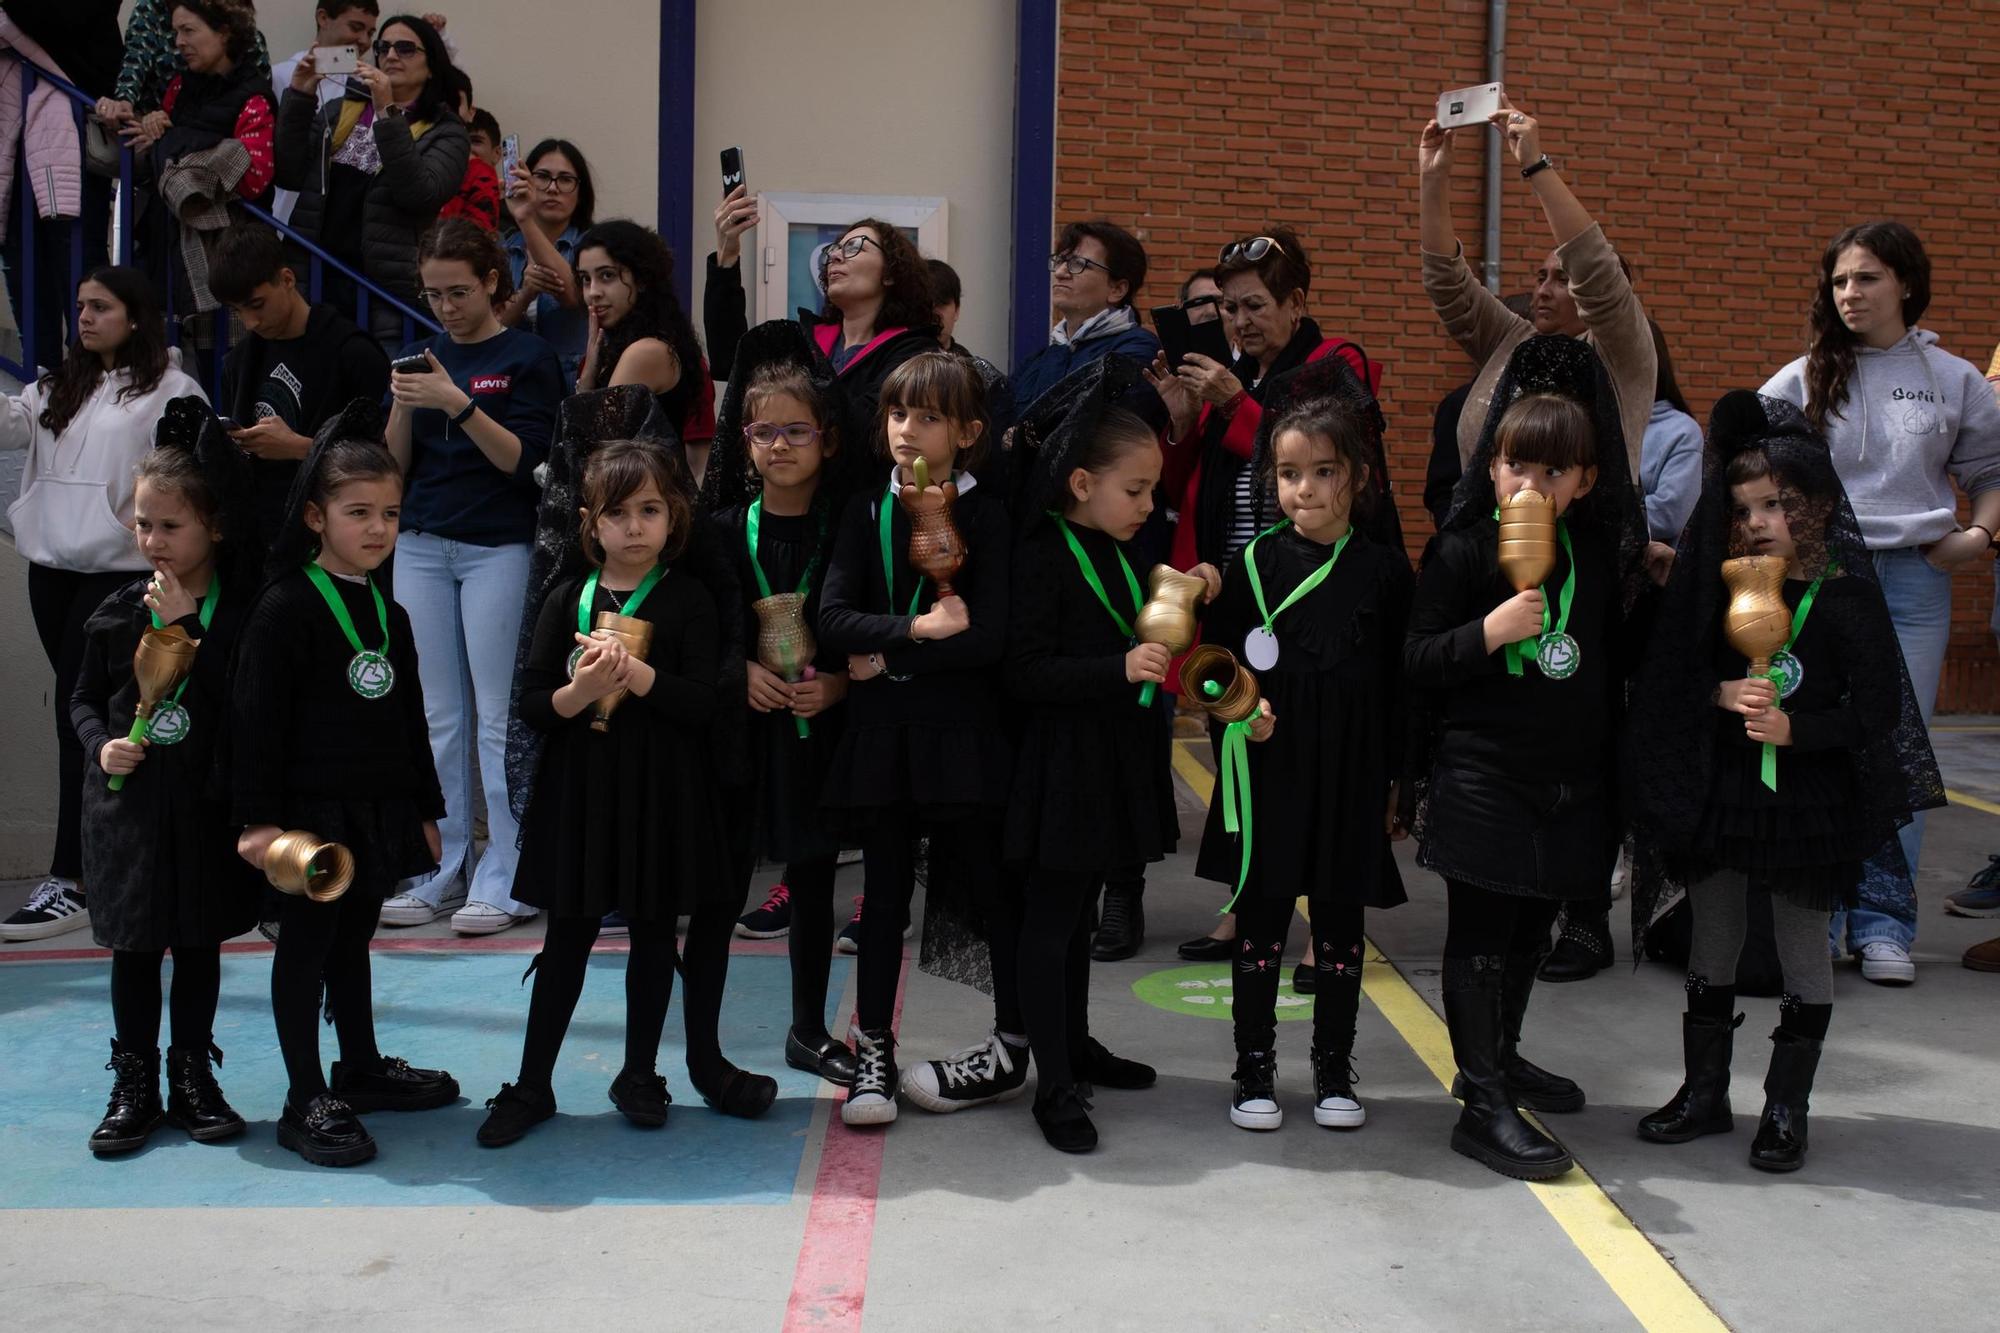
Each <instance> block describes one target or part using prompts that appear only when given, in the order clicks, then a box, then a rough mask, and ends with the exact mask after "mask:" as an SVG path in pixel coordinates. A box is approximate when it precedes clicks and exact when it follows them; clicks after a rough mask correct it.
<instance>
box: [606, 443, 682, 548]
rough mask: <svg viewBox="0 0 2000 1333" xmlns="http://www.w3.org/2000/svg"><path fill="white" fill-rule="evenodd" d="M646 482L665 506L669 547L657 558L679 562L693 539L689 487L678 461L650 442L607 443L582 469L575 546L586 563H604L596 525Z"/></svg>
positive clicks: (667, 545) (666, 546)
mask: <svg viewBox="0 0 2000 1333" xmlns="http://www.w3.org/2000/svg"><path fill="white" fill-rule="evenodd" d="M649 481H650V482H652V483H653V485H654V487H656V488H657V489H658V490H659V492H660V499H661V501H662V502H664V503H665V505H666V506H667V544H666V545H665V546H662V547H661V548H660V559H662V560H677V559H679V558H680V554H681V552H682V551H684V550H686V549H687V544H688V538H689V537H690V536H691V535H693V531H694V503H693V501H691V500H690V499H689V498H688V494H689V491H690V490H691V489H692V488H691V487H690V485H689V484H688V480H687V478H686V476H685V474H684V473H683V472H682V471H681V465H680V462H679V460H677V459H676V458H675V457H674V456H673V455H672V454H670V453H668V452H667V451H666V450H665V449H662V448H661V447H660V446H659V445H657V444H654V443H652V442H651V441H649V440H609V441H606V442H605V443H604V444H601V445H599V446H598V447H597V450H596V452H595V453H593V454H591V456H590V461H589V462H587V463H585V464H584V465H583V531H582V532H581V533H579V534H578V542H579V544H580V545H581V546H582V547H583V556H584V559H586V560H588V561H590V563H591V564H592V565H595V566H602V565H603V564H604V548H603V547H602V546H600V545H598V542H597V521H598V520H599V519H601V518H603V517H604V515H605V514H606V513H607V512H609V511H610V510H611V509H612V508H613V507H614V506H616V505H620V504H623V503H624V502H625V501H626V500H628V499H630V498H631V497H632V496H634V495H636V494H638V493H639V488H640V487H642V486H644V485H645V484H646V483H647V482H649Z"/></svg>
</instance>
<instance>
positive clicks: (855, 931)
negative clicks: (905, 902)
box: [833, 894, 916, 953]
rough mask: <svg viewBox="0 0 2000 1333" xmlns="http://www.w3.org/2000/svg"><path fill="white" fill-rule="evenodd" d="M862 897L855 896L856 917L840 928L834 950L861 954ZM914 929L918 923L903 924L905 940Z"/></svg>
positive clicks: (834, 941)
mask: <svg viewBox="0 0 2000 1333" xmlns="http://www.w3.org/2000/svg"><path fill="white" fill-rule="evenodd" d="M862 896H863V895H861V894H856V895H855V896H854V915H853V916H851V917H849V918H848V919H847V924H846V925H844V926H842V927H841V928H840V934H838V935H836V936H834V939H833V947H834V948H836V949H838V950H840V951H841V952H842V953H860V952H861V899H862ZM914 929H916V923H915V922H910V921H906V922H904V923H903V938H904V939H908V938H910V932H911V931H913V930H914Z"/></svg>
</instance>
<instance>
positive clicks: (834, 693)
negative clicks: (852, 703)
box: [792, 671, 847, 718]
mask: <svg viewBox="0 0 2000 1333" xmlns="http://www.w3.org/2000/svg"><path fill="white" fill-rule="evenodd" d="M846 697H847V677H845V676H843V675H841V674H840V673H839V672H837V671H836V672H834V673H833V674H832V675H828V676H818V675H815V676H812V677H809V678H808V679H806V680H802V681H800V682H799V683H798V684H797V685H794V686H793V687H792V715H793V716H794V717H804V718H814V717H818V716H819V715H820V714H821V713H824V712H825V711H826V710H827V709H829V708H831V707H833V706H834V705H835V704H837V703H839V702H840V701H841V700H842V699H845V698H846Z"/></svg>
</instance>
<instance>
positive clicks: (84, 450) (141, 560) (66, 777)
mask: <svg viewBox="0 0 2000 1333" xmlns="http://www.w3.org/2000/svg"><path fill="white" fill-rule="evenodd" d="M189 394H193V395H194V396H196V397H198V398H202V397H204V395H203V394H202V392H201V386H200V385H199V384H196V383H195V381H194V379H193V378H192V377H191V376H189V375H187V374H186V373H184V372H183V371H182V370H181V369H180V365H179V359H178V355H177V354H176V353H175V352H173V351H170V350H169V349H168V347H167V326H166V320H165V318H164V317H163V316H162V315H161V313H160V307H159V305H158V303H157V302H156V301H155V300H154V297H153V289H152V287H151V285H150V284H148V283H147V281H146V279H145V278H144V277H143V276H142V275H141V274H140V273H139V272H138V271H137V270H136V269H130V268H100V269H97V270H95V271H93V272H92V273H91V274H90V276H88V277H86V278H85V279H84V280H83V282H82V283H81V284H80V285H79V286H78V287H77V289H76V341H75V342H74V343H72V344H71V345H70V349H69V352H68V354H67V355H66V356H65V357H64V358H63V362H62V364H61V365H59V366H57V367H56V368H55V369H54V370H51V371H49V372H47V373H46V374H44V375H43V376H42V377H41V378H40V379H39V380H37V381H36V382H35V383H33V384H31V385H29V386H28V387H27V388H26V389H24V390H22V391H21V394H20V396H19V397H13V398H6V399H0V448H4V449H26V450H27V451H28V458H27V463H26V466H25V468H24V469H23V471H22V473H21V498H20V499H18V500H16V501H14V503H13V504H12V505H10V506H8V509H7V517H8V518H9V519H10V520H11V521H12V523H13V527H14V545H15V546H16V547H17V548H18V549H19V550H20V552H21V554H22V555H23V556H25V557H26V558H27V560H28V610H29V613H30V614H32V615H33V616H34V618H35V632H36V633H37V634H38V635H40V636H41V640H42V651H43V652H45V653H46V654H48V659H49V666H50V667H51V668H52V669H53V670H54V671H55V676H56V692H55V695H54V698H55V699H56V708H55V715H56V773H57V778H56V781H57V789H58V797H57V814H56V846H55V854H54V855H53V857H51V859H50V861H49V873H48V876H47V877H46V878H45V879H43V880H42V882H41V883H40V884H39V885H38V886H36V888H35V891H34V892H33V893H32V894H30V895H29V897H28V903H27V906H25V907H23V908H22V909H21V910H20V911H18V912H16V913H14V915H12V916H10V917H8V918H7V920H6V921H5V922H0V939H4V940H39V939H47V938H48V937H49V936H51V935H61V934H63V933H64V932H66V931H71V930H76V929H79V928H80V927H83V926H87V925H89V924H90V915H89V913H88V911H87V910H86V909H85V905H84V904H85V899H84V890H85V886H84V885H82V884H80V883H78V882H77V876H78V874H79V873H80V872H81V870H82V868H83V832H82V818H83V809H82V791H83V772H84V755H83V747H82V745H81V744H80V743H79V742H78V740H77V738H76V729H75V728H74V727H73V726H71V724H70V718H69V698H70V695H71V694H72V693H74V692H75V689H76V677H77V672H78V671H79V670H80V669H81V668H82V665H83V645H84V635H83V623H84V621H85V620H86V619H88V618H89V616H90V613H91V612H93V611H95V610H96V609H97V607H98V604H99V603H100V602H102V601H103V600H104V599H105V598H106V597H108V596H110V595H111V594H112V593H113V592H115V591H116V590H117V589H118V588H120V587H122V586H123V585H124V584H126V583H129V582H131V580H132V576H133V575H134V574H135V573H138V572H140V571H143V570H145V569H146V568H148V566H147V562H146V560H145V557H143V556H141V555H140V554H139V548H138V545H137V543H135V542H134V541H133V539H132V499H133V476H132V473H133V469H134V468H135V467H137V466H138V463H139V460H140V458H141V457H143V456H144V455H145V453H146V451H147V450H148V449H149V448H151V447H152V443H153V424H154V423H155V422H156V421H158V420H159V419H160V417H161V415H162V414H163V413H164V412H165V411H166V407H167V404H168V403H169V402H170V401H172V400H173V399H175V398H181V397H185V396H187V395H189Z"/></svg>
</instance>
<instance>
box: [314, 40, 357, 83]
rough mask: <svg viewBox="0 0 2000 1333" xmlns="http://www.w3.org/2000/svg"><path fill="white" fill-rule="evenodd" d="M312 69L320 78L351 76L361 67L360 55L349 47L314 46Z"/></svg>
mask: <svg viewBox="0 0 2000 1333" xmlns="http://www.w3.org/2000/svg"><path fill="white" fill-rule="evenodd" d="M312 54H313V69H314V70H316V71H318V73H319V75H320V77H321V78H325V77H326V76H328V75H330V74H352V73H353V72H354V71H355V70H357V69H359V68H360V67H361V53H360V52H359V51H357V50H355V49H354V48H353V47H351V46H315V47H314V48H313V52H312Z"/></svg>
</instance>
